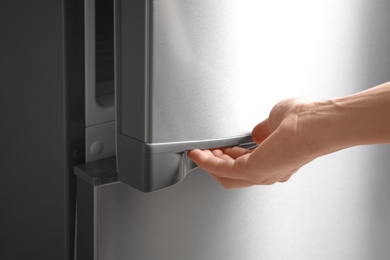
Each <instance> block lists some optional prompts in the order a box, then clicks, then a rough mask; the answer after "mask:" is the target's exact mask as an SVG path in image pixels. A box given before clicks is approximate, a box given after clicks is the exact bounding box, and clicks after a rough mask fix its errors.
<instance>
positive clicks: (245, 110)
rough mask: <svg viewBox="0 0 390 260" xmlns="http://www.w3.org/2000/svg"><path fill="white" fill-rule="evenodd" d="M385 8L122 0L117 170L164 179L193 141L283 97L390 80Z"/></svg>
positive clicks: (234, 140)
mask: <svg viewBox="0 0 390 260" xmlns="http://www.w3.org/2000/svg"><path fill="white" fill-rule="evenodd" d="M388 8H389V3H388V2H387V1H383V0H382V1H380V0H377V1H370V2H369V3H368V2H366V1H352V0H348V1H336V0H330V1H308V0H299V1H287V0H286V1H259V0H228V1H226V0H215V1H209V0H197V1H195V0H155V1H149V0H118V1H117V2H116V17H117V20H116V29H117V31H116V37H117V38H116V39H117V43H116V47H117V49H116V51H117V54H116V57H117V112H118V117H117V119H118V135H117V136H118V153H117V156H118V171H119V178H120V180H121V181H122V182H124V183H127V184H130V185H131V186H133V187H136V188H137V189H140V190H143V191H153V190H158V189H161V188H165V187H168V186H170V185H172V184H174V183H176V182H177V181H179V180H181V179H182V178H183V176H185V174H186V172H185V171H183V170H182V169H187V168H188V169H189V168H191V166H190V167H181V165H182V164H183V158H185V154H184V152H185V151H186V150H189V149H193V148H210V147H216V146H228V145H234V144H238V143H240V142H242V140H241V138H242V137H243V136H247V135H250V132H251V129H252V127H254V126H255V125H256V124H257V123H258V122H260V121H261V120H263V119H264V118H265V117H267V115H268V112H269V111H270V109H271V108H272V106H273V105H274V104H275V103H276V102H278V101H280V100H281V99H284V98H288V97H293V96H307V97H310V98H315V99H321V98H326V97H333V96H341V95H346V94H351V93H353V92H355V91H359V90H362V89H364V88H367V87H371V86H374V85H376V84H379V83H382V82H384V81H387V80H388V78H389V75H388V74H389V72H388V71H389V70H388V68H389V67H390V59H389V58H390V53H389V52H390V48H388V46H390V41H389V33H388V27H389V19H388V17H387V15H386V11H387V10H388ZM214 141H217V142H214ZM183 155H184V156H183ZM168 166H169V167H168Z"/></svg>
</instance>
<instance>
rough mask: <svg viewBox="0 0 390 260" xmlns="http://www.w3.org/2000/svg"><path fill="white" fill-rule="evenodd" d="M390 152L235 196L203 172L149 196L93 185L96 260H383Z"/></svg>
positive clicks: (350, 155) (354, 153) (319, 166)
mask: <svg viewBox="0 0 390 260" xmlns="http://www.w3.org/2000/svg"><path fill="white" fill-rule="evenodd" d="M389 154H390V147H389V146H371V147H361V148H354V149H350V150H346V151H342V152H339V153H338V154H334V155H329V156H326V157H323V158H320V159H317V160H316V161H314V162H312V163H311V164H310V165H308V166H306V167H304V168H303V169H302V170H301V171H300V173H298V174H297V175H296V176H295V177H294V178H293V179H292V180H290V181H289V182H287V183H283V184H276V185H273V186H258V187H252V188H247V189H240V190H225V189H223V188H222V187H220V186H219V184H217V182H216V181H215V180H214V179H213V178H211V177H210V176H208V175H207V174H205V173H204V172H203V171H201V170H194V171H193V172H191V173H190V174H189V175H188V176H187V177H186V178H185V179H184V181H182V182H181V183H180V184H178V185H175V186H173V187H170V188H168V189H165V190H162V191H158V192H154V193H142V192H139V191H137V190H134V189H133V188H131V187H129V186H126V185H124V184H121V183H114V184H110V185H104V186H98V187H96V195H95V198H96V199H97V201H95V203H96V212H95V214H96V215H95V219H96V220H97V221H98V222H97V226H96V228H97V231H96V232H97V233H96V234H97V236H96V241H98V242H97V245H96V248H95V252H96V254H97V255H96V258H95V259H96V260H110V259H116V260H122V259H123V260H124V259H133V260H143V259H149V260H171V259H186V260H199V259H226V260H236V259H245V260H279V259H291V260H312V259H318V260H328V259H343V260H366V259H388V258H389V256H390V248H389V247H388V241H389V240H390V225H389V221H388V219H389V218H390V206H389V203H388V198H389V196H390V189H388V183H390V175H389V172H388V169H389V168H390V162H389V160H388V155H389Z"/></svg>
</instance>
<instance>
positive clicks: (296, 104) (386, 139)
mask: <svg viewBox="0 0 390 260" xmlns="http://www.w3.org/2000/svg"><path fill="white" fill-rule="evenodd" d="M252 139H253V141H254V142H255V143H257V144H258V147H257V148H256V149H253V150H247V149H244V148H241V147H226V148H219V149H211V150H192V151H189V152H188V157H189V158H190V159H191V160H193V161H194V162H195V163H196V164H197V165H198V166H199V167H201V168H203V169H205V170H206V171H207V172H209V173H210V174H211V175H212V176H213V177H214V178H215V179H216V180H217V181H218V182H219V183H220V184H221V185H222V186H224V187H225V188H243V187H248V186H252V185H266V184H274V183H276V182H285V181H287V180H289V179H290V178H291V176H292V175H293V174H294V173H296V172H297V171H298V170H299V169H300V168H301V167H302V166H304V165H305V164H307V163H309V162H311V161H312V160H314V159H316V158H317V157H319V156H323V155H326V154H329V153H333V152H336V151H338V150H341V149H345V148H349V147H353V146H358V145H366V144H385V143H390V82H387V83H384V84H382V85H379V86H377V87H374V88H371V89H368V90H365V91H362V92H359V93H356V94H354V95H351V96H345V97H340V98H332V99H327V100H322V101H310V100H307V99H302V98H292V99H287V100H284V101H281V102H279V103H278V104H276V105H275V106H274V107H273V109H272V110H271V112H270V115H269V117H268V118H267V119H265V120H264V121H262V122H261V123H259V124H258V125H257V126H255V128H254V129H253V131H252Z"/></svg>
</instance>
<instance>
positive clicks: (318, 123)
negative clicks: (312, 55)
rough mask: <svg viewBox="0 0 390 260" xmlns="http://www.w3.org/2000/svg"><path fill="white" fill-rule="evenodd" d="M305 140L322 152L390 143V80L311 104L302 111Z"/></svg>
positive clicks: (320, 153) (319, 153)
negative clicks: (349, 94)
mask: <svg viewBox="0 0 390 260" xmlns="http://www.w3.org/2000/svg"><path fill="white" fill-rule="evenodd" d="M302 119H303V120H302V122H304V124H305V126H304V127H303V128H304V129H305V130H304V131H305V136H306V138H307V139H306V141H307V142H308V144H309V146H310V147H311V149H312V151H313V152H314V153H317V154H318V155H323V154H327V153H331V152H334V151H337V150H340V149H343V148H348V147H352V146H356V145H364V144H383V143H390V82H389V83H385V84H382V85H379V86H377V87H375V88H371V89H368V90H366V91H363V92H360V93H357V94H354V95H351V96H346V97H341V98H334V99H328V100H324V101H320V102H315V103H312V104H310V105H309V106H308V107H307V109H306V110H303V111H302Z"/></svg>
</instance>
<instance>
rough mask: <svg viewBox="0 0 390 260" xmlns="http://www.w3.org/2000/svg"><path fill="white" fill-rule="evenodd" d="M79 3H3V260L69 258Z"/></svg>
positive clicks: (78, 108) (78, 120) (78, 126)
mask: <svg viewBox="0 0 390 260" xmlns="http://www.w3.org/2000/svg"><path fill="white" fill-rule="evenodd" d="M77 2H80V3H77ZM82 2H83V1H76V0H71V1H61V0H37V1H30V0H21V1H1V2H0V32H1V34H0V35H1V36H0V120H1V121H0V122H1V123H0V167H1V168H0V169H1V172H0V185H1V187H0V205H1V208H0V212H1V213H0V241H1V246H0V259H7V260H8V259H43V260H44V259H56V260H57V259H71V258H72V250H73V232H74V231H73V230H74V217H73V215H74V203H73V201H74V185H73V182H74V178H73V175H72V171H71V167H72V165H73V164H75V163H77V162H80V161H82V160H83V158H82V156H80V155H81V154H83V151H82V148H80V147H82V145H81V146H80V144H82V142H83V140H82V138H83V134H82V125H83V110H82V109H83V106H82V102H83V96H82V95H83V94H82V93H83V91H82V88H83V78H82V74H83V72H82V68H83V53H82V44H83V43H82V26H83V25H82ZM72 103H74V104H72ZM77 149H79V150H77ZM80 149H81V150H80ZM73 155H74V156H73Z"/></svg>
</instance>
